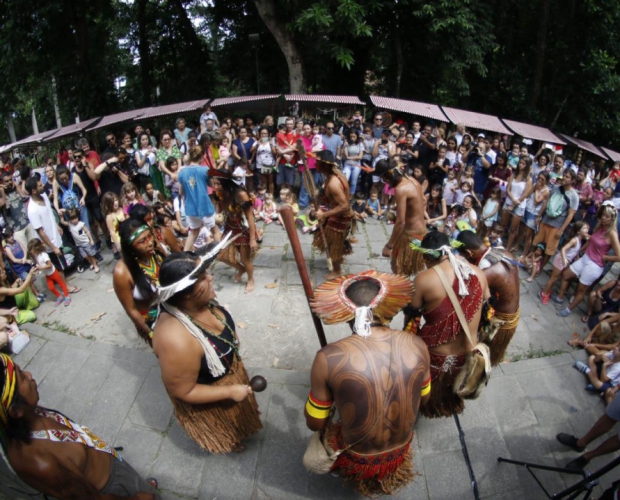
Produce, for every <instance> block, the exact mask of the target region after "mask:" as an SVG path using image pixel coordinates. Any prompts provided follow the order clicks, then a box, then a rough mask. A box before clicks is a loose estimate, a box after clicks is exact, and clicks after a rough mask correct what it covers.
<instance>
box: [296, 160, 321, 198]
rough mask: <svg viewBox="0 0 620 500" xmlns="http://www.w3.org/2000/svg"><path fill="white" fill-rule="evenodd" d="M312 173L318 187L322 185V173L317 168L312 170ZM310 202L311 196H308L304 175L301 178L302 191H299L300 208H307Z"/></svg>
mask: <svg viewBox="0 0 620 500" xmlns="http://www.w3.org/2000/svg"><path fill="white" fill-rule="evenodd" d="M310 172H311V173H312V178H313V179H314V183H315V184H316V186H317V187H319V186H320V182H321V174H319V173H318V172H317V171H316V169H312V170H310ZM308 203H310V197H309V196H308V191H306V185H305V184H304V181H303V175H302V178H301V191H300V192H299V208H306V207H307V206H308Z"/></svg>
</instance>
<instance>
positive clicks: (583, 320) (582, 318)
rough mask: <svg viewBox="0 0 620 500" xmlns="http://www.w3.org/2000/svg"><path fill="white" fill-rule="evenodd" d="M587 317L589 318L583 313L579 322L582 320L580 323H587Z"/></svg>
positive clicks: (588, 317)
mask: <svg viewBox="0 0 620 500" xmlns="http://www.w3.org/2000/svg"><path fill="white" fill-rule="evenodd" d="M589 319H590V316H588V315H587V314H584V315H583V316H582V317H581V322H582V323H587V322H588V320H589Z"/></svg>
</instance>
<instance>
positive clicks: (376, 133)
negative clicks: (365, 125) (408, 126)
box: [334, 113, 383, 156]
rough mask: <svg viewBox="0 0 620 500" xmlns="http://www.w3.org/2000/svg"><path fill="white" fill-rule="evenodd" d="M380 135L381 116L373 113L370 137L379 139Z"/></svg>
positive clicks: (381, 129) (381, 128) (381, 130)
mask: <svg viewBox="0 0 620 500" xmlns="http://www.w3.org/2000/svg"><path fill="white" fill-rule="evenodd" d="M382 134H383V115H382V114H381V113H375V116H374V117H373V120H372V136H373V138H375V139H381V135H382ZM334 156H335V155H334Z"/></svg>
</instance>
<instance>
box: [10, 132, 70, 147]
mask: <svg viewBox="0 0 620 500" xmlns="http://www.w3.org/2000/svg"><path fill="white" fill-rule="evenodd" d="M59 130H60V129H58V128H55V129H52V130H47V131H45V132H39V133H38V134H33V135H31V136H29V137H26V138H25V139H22V140H20V141H16V142H14V143H13V144H9V146H10V149H14V148H18V147H20V146H26V145H28V144H36V143H39V142H41V141H42V140H43V139H44V138H45V137H49V136H50V135H52V134H54V133H56V132H58V131H59Z"/></svg>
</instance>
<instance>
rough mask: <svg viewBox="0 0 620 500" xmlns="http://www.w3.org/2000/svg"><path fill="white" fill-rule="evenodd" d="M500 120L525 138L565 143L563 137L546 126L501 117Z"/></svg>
mask: <svg viewBox="0 0 620 500" xmlns="http://www.w3.org/2000/svg"><path fill="white" fill-rule="evenodd" d="M502 121H503V122H504V123H505V124H506V125H507V126H508V128H511V129H512V130H513V131H514V133H515V134H518V135H520V136H521V137H523V138H525V139H534V140H535V141H545V142H550V143H552V144H561V145H565V144H566V142H565V141H564V140H563V139H561V138H560V137H558V136H557V135H555V134H554V133H553V132H551V130H549V129H548V128H545V127H539V126H538V125H530V124H528V123H521V122H516V121H514V120H506V118H502Z"/></svg>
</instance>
